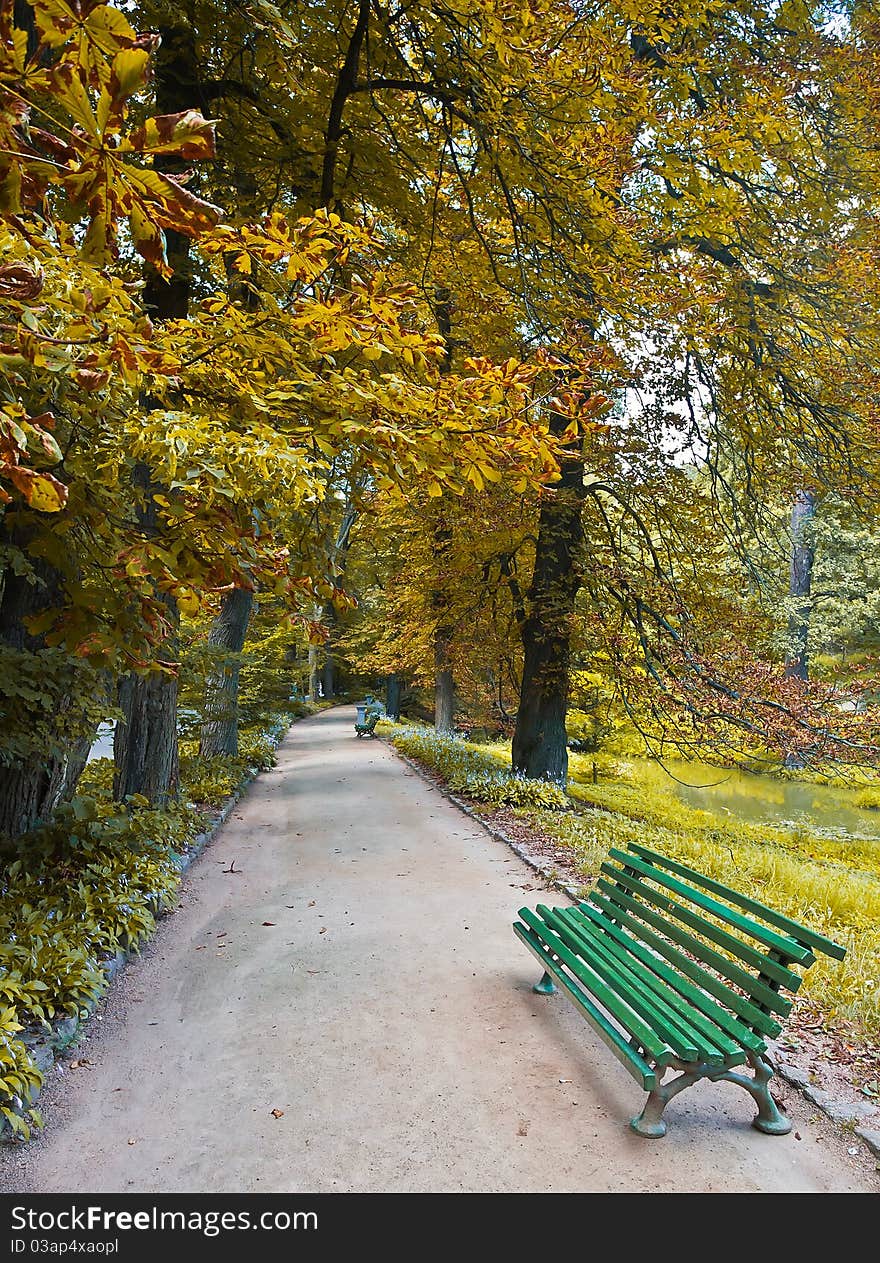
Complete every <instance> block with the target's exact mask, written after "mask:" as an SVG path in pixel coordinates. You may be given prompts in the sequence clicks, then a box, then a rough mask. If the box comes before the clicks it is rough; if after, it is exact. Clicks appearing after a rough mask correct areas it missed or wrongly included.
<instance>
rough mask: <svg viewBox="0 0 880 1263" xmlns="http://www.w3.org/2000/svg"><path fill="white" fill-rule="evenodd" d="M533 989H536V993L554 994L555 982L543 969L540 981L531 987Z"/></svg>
mask: <svg viewBox="0 0 880 1263" xmlns="http://www.w3.org/2000/svg"><path fill="white" fill-rule="evenodd" d="M532 990H533V991H537V993H538V995H556V984H555V983H554V981H553V979H552V978H551V977H550V975H549V974H548V973H547V972H546V971H545V973H544V976H543V978H542V979H541V981H540V982H536V983H535V985H534V986H533V987H532Z"/></svg>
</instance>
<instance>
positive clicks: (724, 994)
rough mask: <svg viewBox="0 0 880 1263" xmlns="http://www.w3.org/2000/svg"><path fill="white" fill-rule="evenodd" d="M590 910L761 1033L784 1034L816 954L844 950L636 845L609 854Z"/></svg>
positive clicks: (836, 955)
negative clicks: (793, 1002) (802, 970)
mask: <svg viewBox="0 0 880 1263" xmlns="http://www.w3.org/2000/svg"><path fill="white" fill-rule="evenodd" d="M601 873H602V875H601V876H600V878H599V881H598V883H597V887H596V890H595V891H593V893H592V894H591V895H590V899H589V901H588V903H586V904H583V905H582V910H583V911H585V912H589V910H590V905H591V904H592V905H594V906H595V908H597V909H598V910H600V912H601V914H602V917H603V919H604V918H609V919H611V920H612V921H613V922H616V923H617V924H619V925H620V926H621V928H623V929H625V930H626V932H627V933H628V934H629V935H631V936H632V937H634V938H635V939H637V940H638V941H639V942H640V943H642V944H643V945H644V947H645V948H646V949H648V950H650V952H651V953H652V955H655V956H656V955H657V954H659V955H660V956H661V957H662V958H663V959H664V960H665V961H666V962H668V964H669V965H670V966H671V967H672V968H673V969H675V971H676V972H677V973H678V974H684V975H685V977H686V978H688V979H689V980H690V981H691V982H692V983H693V984H694V986H695V987H696V988H698V989H700V990H701V991H704V992H709V994H710V995H713V996H714V997H715V998H716V999H717V1000H719V1001H720V1002H721V1003H722V1004H724V1005H725V1006H726V1007H727V1008H728V1009H730V1010H731V1011H732V1012H733V1013H735V1014H736V1015H737V1017H738V1018H739V1020H740V1021H741V1022H742V1023H743V1024H744V1025H745V1026H747V1027H749V1028H750V1029H751V1030H753V1031H755V1032H758V1033H760V1034H761V1035H762V1036H769V1037H771V1038H772V1037H773V1036H775V1035H778V1034H779V1032H780V1030H781V1029H782V1027H781V1025H780V1024H779V1022H778V1021H777V1017H784V1016H785V1015H786V1014H787V1013H788V1012H789V1010H790V1009H791V1000H789V999H788V998H787V997H786V996H784V995H782V994H781V992H782V991H788V992H791V993H794V992H795V991H797V989H798V987H799V986H800V985H801V981H802V975H801V974H799V973H796V972H795V970H794V969H793V968H792V966H800V967H802V968H806V967H808V966H810V965H812V964H813V963H814V962H815V959H816V957H815V955H814V952H817V951H818V952H823V953H825V954H826V955H828V956H832V957H834V958H835V959H836V960H842V959H843V957H844V956H845V954H846V949H845V948H844V947H841V946H840V945H839V944H838V943H834V942H832V940H831V939H829V938H826V937H825V936H824V935H823V934H817V933H816V932H815V931H814V930H810V929H807V927H806V926H803V925H800V924H799V923H798V922H797V921H793V920H792V919H791V918H790V917H786V916H783V915H782V914H781V913H779V912H776V911H774V910H773V909H772V908H768V907H767V906H766V905H765V904H762V903H759V902H758V901H757V900H756V899H752V898H750V897H749V896H747V895H741V894H739V893H738V892H737V891H735V890H731V889H730V888H729V887H727V886H723V885H722V884H721V883H720V882H717V881H715V880H714V879H713V878H711V877H705V876H704V875H703V874H702V873H698V872H696V871H695V870H694V869H692V868H688V867H687V866H686V865H684V864H680V863H679V862H678V861H677V860H670V859H667V858H666V857H665V856H663V855H659V854H657V852H656V851H651V850H649V849H648V848H647V847H644V846H640V845H639V844H638V843H635V842H633V843H631V844H630V845H629V846H628V847H627V849H626V850H625V851H620V850H617V849H612V850H611V851H610V852H609V859H608V861H606V862H605V863H604V864H603V865H602V870H601Z"/></svg>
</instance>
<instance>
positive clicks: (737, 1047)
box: [562, 908, 742, 1061]
mask: <svg viewBox="0 0 880 1263" xmlns="http://www.w3.org/2000/svg"><path fill="white" fill-rule="evenodd" d="M562 914H563V916H564V917H565V919H566V920H568V921H570V922H571V923H572V924H573V925H576V926H577V927H578V928H579V930H580V932H581V934H582V935H583V936H584V937H585V938H586V939H587V940H588V941H589V942H590V943H593V942H599V943H601V944H603V945H604V946H605V949H606V950H607V951H609V952H611V953H612V954H613V955H615V956H617V957H618V958H619V959H622V960H625V961H626V962H627V964H628V966H629V968H630V970H631V972H632V973H633V974H634V976H635V977H636V978H638V979H639V980H640V982H641V983H642V985H643V986H646V987H648V988H650V990H651V991H653V992H655V994H656V995H657V996H658V997H659V998H661V999H662V1000H663V1001H664V1003H665V1004H667V1005H668V1006H669V1008H671V1009H673V1010H674V1012H675V1014H676V1020H677V1021H678V1022H679V1023H680V1024H682V1025H683V1027H684V1029H685V1030H686V1031H690V1032H691V1033H692V1036H693V1038H694V1040H695V1042H696V1044H697V1048H698V1051H699V1054H700V1059H701V1060H704V1061H709V1060H713V1059H715V1058H716V1057H721V1058H729V1057H731V1056H734V1055H735V1054H737V1053H739V1052H741V1050H742V1043H741V1042H740V1043H739V1044H737V1043H736V1041H735V1040H733V1039H732V1038H731V1036H730V1035H729V1034H728V1033H727V1032H726V1031H725V1030H723V1029H722V1028H721V1027H720V1026H719V1025H718V1024H717V1023H716V1022H713V1021H712V1020H711V1019H710V1018H709V1017H707V1016H706V1014H705V1013H704V1012H702V1011H701V1010H700V1009H699V1008H697V1006H696V1005H695V1004H694V1003H693V1001H692V1000H691V999H685V997H684V995H683V994H682V992H681V991H680V990H679V989H678V988H677V987H674V986H670V984H669V981H668V978H666V977H664V976H663V974H662V973H660V972H659V970H658V969H657V966H658V965H660V966H661V968H662V962H660V961H658V960H657V958H656V957H654V956H652V954H651V953H650V952H649V951H648V950H647V949H645V948H642V951H641V952H636V951H634V950H633V949H634V948H636V947H641V944H639V943H637V942H636V941H635V940H634V939H632V938H630V936H629V935H626V934H623V933H619V932H618V933H617V934H614V933H611V931H612V930H616V929H617V927H616V926H614V925H613V924H612V922H610V921H607V920H606V919H605V918H604V917H600V916H598V915H597V916H596V917H595V918H594V919H591V918H589V917H586V916H584V914H583V913H582V912H581V911H580V909H578V908H566V909H564V910H563V912H562ZM649 962H650V963H649ZM667 972H668V973H671V972H672V971H671V970H667Z"/></svg>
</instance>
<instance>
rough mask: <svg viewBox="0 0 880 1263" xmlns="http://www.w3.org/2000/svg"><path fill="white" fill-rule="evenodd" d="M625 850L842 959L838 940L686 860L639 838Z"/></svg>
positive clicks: (821, 950)
mask: <svg viewBox="0 0 880 1263" xmlns="http://www.w3.org/2000/svg"><path fill="white" fill-rule="evenodd" d="M627 850H630V851H635V852H636V854H637V855H640V856H641V857H642V858H643V859H646V860H648V861H649V862H650V863H652V864H656V865H658V867H660V868H668V869H669V871H670V872H671V873H677V874H678V876H679V877H685V878H687V880H688V881H691V882H693V883H694V885H695V886H702V887H703V889H704V890H708V891H711V893H712V894H713V895H720V896H721V898H722V899H726V900H728V902H730V903H734V904H736V905H737V907H739V908H742V909H743V910H744V911H746V912H751V913H752V914H753V915H754V916H758V917H760V918H761V919H762V920H764V921H766V922H767V923H768V924H769V925H775V926H776V928H777V929H778V930H784V931H785V933H786V934H787V935H789V936H790V937H791V938H793V939H795V940H796V941H797V942H798V943H803V944H805V945H806V946H807V947H814V948H815V949H816V950H817V951H819V952H824V953H825V955H826V956H832V957H833V958H834V959H835V960H843V958H844V957H845V956H846V948H845V947H841V945H840V944H839V943H835V942H834V941H833V940H832V939H830V938H826V936H825V935H824V934H818V933H817V932H816V931H815V930H810V929H807V927H806V926H805V925H801V924H800V923H799V922H798V921H793V920H792V919H791V917H786V916H783V915H782V913H781V912H775V911H774V910H773V908H768V907H767V905H766V904H763V903H759V902H758V900H757V899H750V898H749V896H748V895H741V894H740V893H739V892H738V891H736V890H731V889H730V888H729V887H728V886H722V884H721V882H719V881H715V879H714V878H713V877H705V876H704V875H703V874H702V873H698V872H696V871H695V870H694V869H693V868H688V867H687V865H686V864H681V863H679V861H678V860H669V859H667V858H666V857H665V856H664V855H658V854H657V852H656V851H651V850H649V849H648V847H646V846H642V845H641V843H640V842H630V843H629V845H628V847H627Z"/></svg>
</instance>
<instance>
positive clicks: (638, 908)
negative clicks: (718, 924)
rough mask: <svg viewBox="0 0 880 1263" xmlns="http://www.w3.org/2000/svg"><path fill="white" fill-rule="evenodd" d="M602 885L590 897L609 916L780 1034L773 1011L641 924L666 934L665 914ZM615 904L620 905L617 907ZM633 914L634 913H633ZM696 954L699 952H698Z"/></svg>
mask: <svg viewBox="0 0 880 1263" xmlns="http://www.w3.org/2000/svg"><path fill="white" fill-rule="evenodd" d="M599 886H600V888H601V891H602V892H603V893H602V894H600V893H598V892H594V893H593V894H592V895H591V896H590V898H591V900H592V901H593V902H594V903H596V904H598V905H599V907H601V908H602V910H603V911H604V912H605V914H606V915H607V916H610V917H614V918H616V919H617V920H619V921H620V922H621V923H622V924H623V925H625V926H626V927H627V928H628V929H629V930H631V931H632V933H633V934H634V935H636V936H637V937H638V938H640V939H641V940H642V941H643V942H644V943H647V944H649V945H650V946H651V947H653V948H654V950H655V951H658V952H659V953H660V955H661V956H665V958H666V959H667V960H668V961H669V962H670V964H672V965H674V966H675V967H676V969H679V970H681V972H682V973H683V974H686V975H687V977H688V978H692V979H693V981H694V982H696V983H697V984H698V985H699V986H701V987H703V988H704V989H705V990H706V991H708V992H709V994H710V995H713V996H715V998H716V999H717V1000H720V1001H721V1003H722V1004H723V1005H725V1006H726V1007H727V1008H729V1009H732V1010H733V1012H734V1013H736V1014H738V1016H739V1017H740V1018H741V1019H742V1020H743V1021H744V1022H745V1023H746V1024H747V1025H749V1026H751V1027H752V1028H753V1029H754V1030H758V1031H760V1032H761V1034H762V1035H769V1036H770V1038H771V1039H773V1038H774V1037H775V1036H776V1035H778V1034H779V1032H780V1031H781V1030H782V1027H781V1025H780V1024H779V1022H777V1021H776V1020H775V1019H774V1018H773V1017H772V1016H771V1015H770V1014H768V1013H764V1012H763V1011H762V1010H761V1009H760V1008H758V1006H757V1005H756V1004H754V1003H753V1002H752V1001H751V1000H749V999H747V998H746V997H745V996H741V995H738V994H737V993H736V992H735V991H732V990H731V988H730V987H728V986H726V985H725V984H724V983H723V982H722V981H721V979H720V978H717V977H716V976H715V975H714V974H713V973H710V972H709V970H707V969H704V968H703V967H702V965H698V964H697V963H696V962H695V961H693V960H691V959H690V958H689V957H687V956H685V954H684V952H681V951H679V950H678V948H677V947H674V946H673V945H672V943H669V942H667V941H666V939H665V938H663V937H662V936H661V934H654V933H652V931H651V930H650V929H648V928H647V926H645V925H642V924H641V921H647V922H648V924H649V925H653V924H656V925H657V927H658V928H659V929H660V930H661V932H662V933H666V932H668V929H669V926H668V923H667V922H666V921H664V919H663V917H661V916H656V915H655V914H654V913H652V912H651V910H650V908H645V907H644V906H643V905H642V904H640V903H639V902H638V901H637V900H636V899H632V898H631V897H630V896H629V895H626V894H624V893H623V892H622V891H621V890H618V889H617V887H615V886H612V885H611V883H610V882H606V881H603V880H600V881H599ZM606 892H607V893H606ZM603 895H604V896H605V897H603ZM615 905H618V906H617V907H616V906H615ZM630 913H632V914H634V915H630ZM681 937H682V938H684V939H690V938H691V936H690V935H689V934H684V932H683V931H682V934H681ZM692 942H693V943H694V945H695V946H696V947H702V944H700V943H698V942H697V940H696V939H693V940H692ZM688 950H690V947H688ZM696 954H697V953H696V952H695V953H694V955H696Z"/></svg>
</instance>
